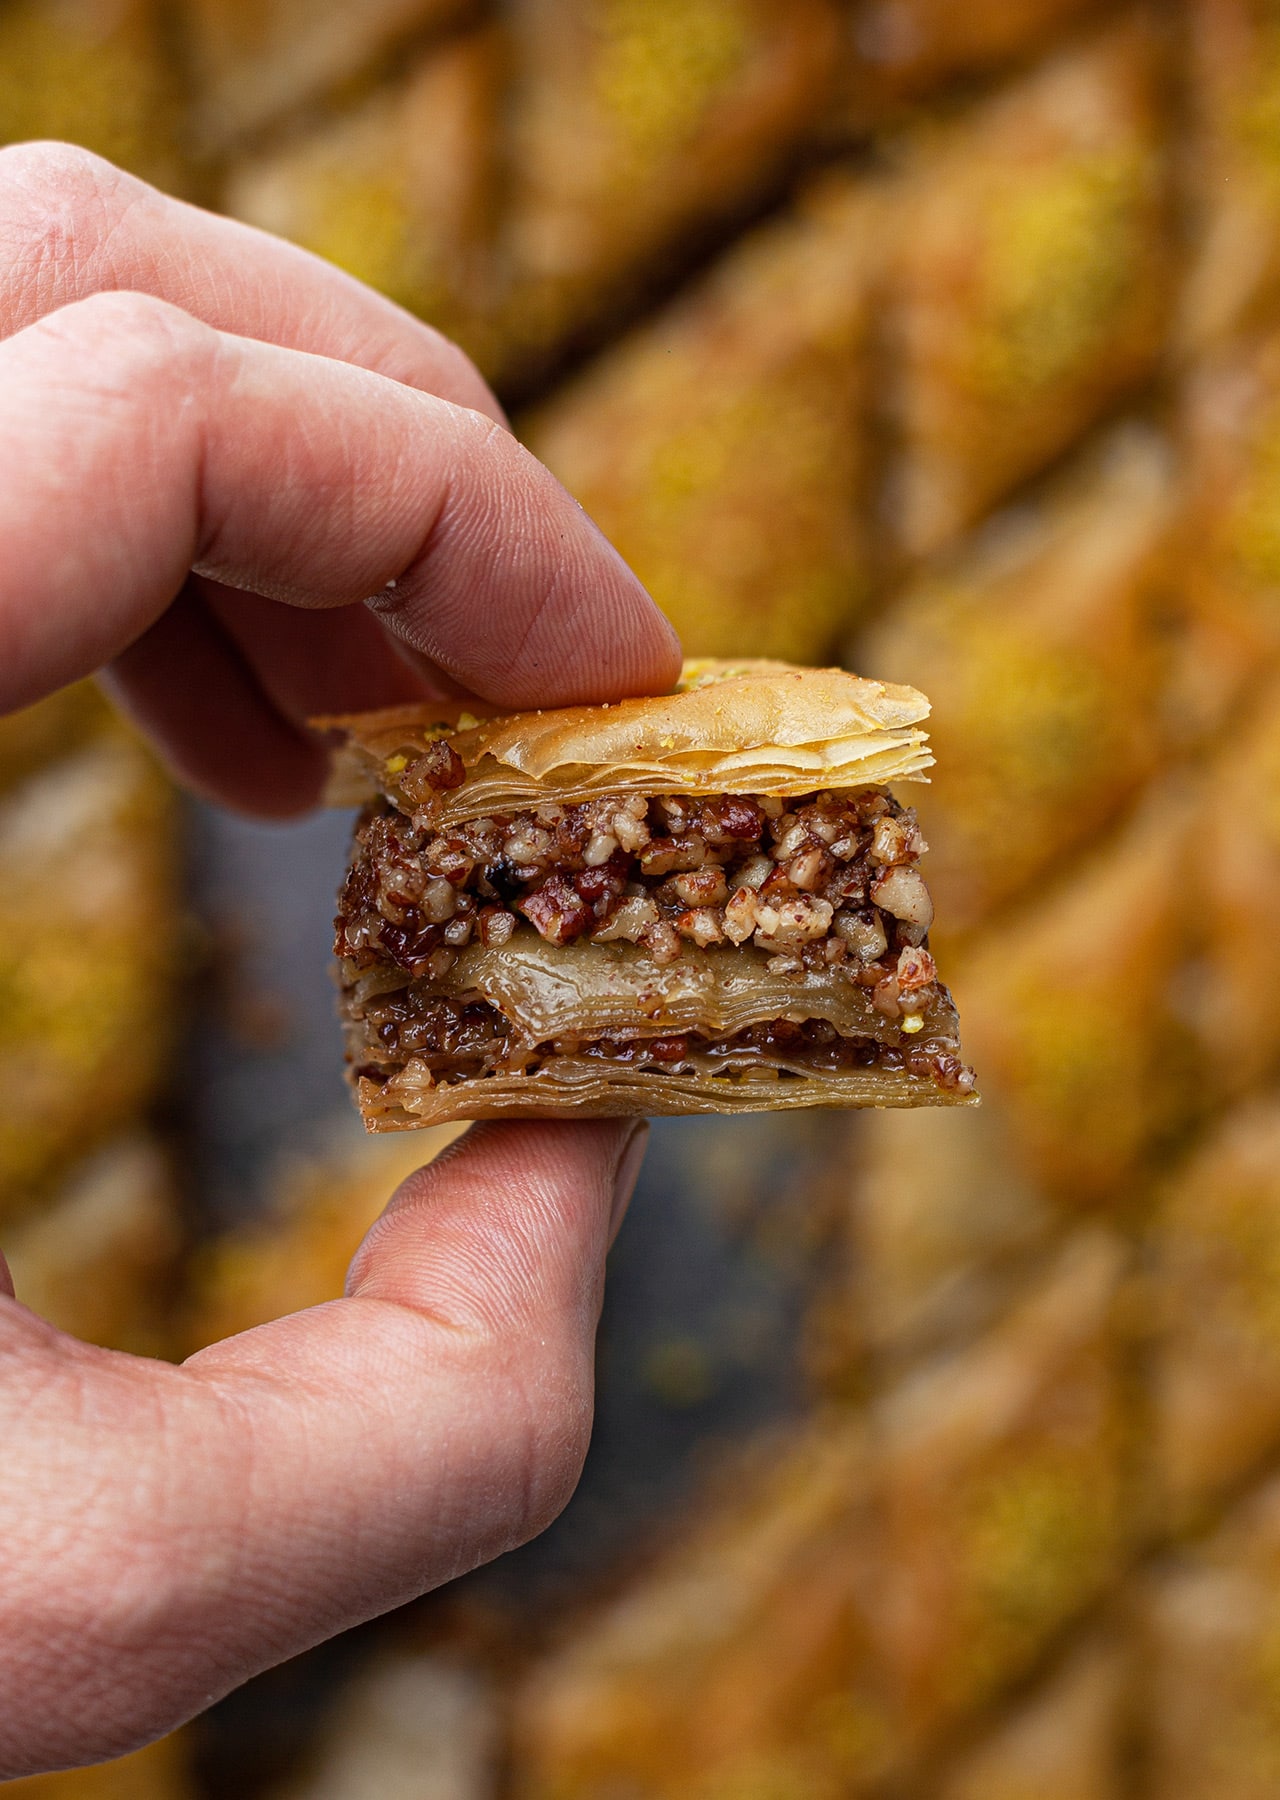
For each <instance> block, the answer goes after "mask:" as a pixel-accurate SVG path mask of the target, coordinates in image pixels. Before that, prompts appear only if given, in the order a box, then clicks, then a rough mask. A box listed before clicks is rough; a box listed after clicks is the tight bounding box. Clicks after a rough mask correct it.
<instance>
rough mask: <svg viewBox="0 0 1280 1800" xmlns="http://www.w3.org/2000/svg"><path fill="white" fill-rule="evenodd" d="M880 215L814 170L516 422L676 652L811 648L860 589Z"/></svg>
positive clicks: (850, 610)
mask: <svg viewBox="0 0 1280 1800" xmlns="http://www.w3.org/2000/svg"><path fill="white" fill-rule="evenodd" d="M880 225H881V218H880V214H879V211H878V209H877V206H876V204H875V202H874V200H873V199H872V198H871V197H870V196H868V195H867V194H866V193H865V192H864V186H863V184H861V183H860V182H859V181H858V180H857V179H856V178H853V177H847V178H841V177H834V178H831V179H830V180H829V181H828V182H826V183H824V184H823V185H821V186H820V187H819V188H818V189H817V190H816V191H814V192H812V193H811V194H810V196H809V198H808V203H807V204H806V205H805V206H804V207H803V208H801V209H800V210H799V212H798V213H797V214H796V215H795V216H793V217H791V218H789V219H787V220H785V221H783V222H780V223H778V224H776V225H771V226H765V227H762V228H761V230H760V231H759V232H757V233H756V234H755V235H754V236H752V237H749V238H748V239H747V240H746V241H745V242H744V243H743V244H741V245H740V246H739V247H738V248H737V249H736V250H735V251H734V252H733V254H732V255H731V256H730V257H728V258H726V260H725V261H724V262H723V263H722V264H721V266H720V267H719V268H718V269H717V270H716V271H715V273H714V275H713V276H712V277H711V278H710V279H709V280H708V281H706V282H705V283H703V284H701V285H700V286H698V287H697V288H695V289H694V290H693V292H692V293H691V294H690V295H689V296H688V297H687V298H685V299H683V300H682V301H681V302H680V303H679V304H678V305H677V306H675V307H673V308H672V309H671V310H670V311H668V312H665V313H663V314H661V315H659V317H658V318H657V319H655V320H654V321H653V323H652V324H650V325H649V326H647V327H646V328H645V329H643V330H642V331H639V332H636V333H635V334H633V336H632V337H630V338H629V339H627V340H626V342H625V343H623V344H622V345H621V346H620V347H619V348H618V349H617V350H614V351H612V352H609V353H607V354H606V355H605V356H603V357H602V358H600V359H599V361H598V362H597V363H596V364H595V365H594V366H593V367H592V368H591V369H590V370H589V371H588V373H587V374H585V375H584V376H583V377H582V378H581V380H580V381H578V382H577V383H575V384H574V385H572V386H571V387H569V388H567V389H565V390H563V391H562V392H561V394H560V395H559V396H558V397H557V398H556V399H555V400H554V401H552V402H551V403H550V404H549V405H548V406H547V407H546V408H545V409H543V410H542V411H541V412H540V413H538V414H537V415H536V416H534V417H533V418H531V419H529V420H528V421H527V431H526V436H527V441H528V443H529V444H530V447H531V448H532V449H533V450H534V451H535V452H536V453H537V454H538V455H539V456H540V457H542V458H543V459H544V460H545V461H546V462H547V463H549V464H550V466H551V468H552V469H553V470H554V471H555V473H556V474H557V475H559V477H560V479H561V480H562V481H563V482H565V484H566V485H567V486H568V488H569V489H570V491H571V492H572V493H574V494H576V495H577V497H578V498H579V499H580V500H581V501H582V503H583V505H584V506H585V507H586V508H587V510H588V512H590V513H591V515H592V517H593V518H594V519H596V521H597V522H598V523H599V525H600V526H601V528H602V529H603V530H604V531H605V532H606V533H607V535H608V536H609V537H610V538H611V539H612V540H613V542H614V543H615V544H617V546H618V548H619V549H620V550H621V552H622V554H623V556H625V557H626V558H627V560H628V561H629V562H630V564H631V566H632V567H633V568H634V569H635V570H636V572H637V574H638V575H639V576H640V578H641V580H642V581H644V582H645V583H646V584H647V586H648V587H649V589H650V591H651V592H652V594H653V595H654V597H655V598H656V599H657V601H658V603H659V605H661V606H662V607H663V609H664V611H666V613H667V614H668V616H669V617H670V618H671V619H672V620H673V621H674V622H675V625H676V628H677V629H678V630H679V631H680V632H681V634H682V637H683V639H684V644H685V649H686V651H687V653H688V654H689V655H692V656H702V655H707V656H733V655H735V654H739V653H740V652H741V650H742V647H743V645H744V644H746V643H750V644H751V646H752V653H753V654H755V655H761V656H774V657H782V658H791V659H795V660H798V661H802V662H812V661H820V660H821V659H822V657H823V656H824V655H825V654H826V652H827V651H828V650H829V648H830V647H831V645H832V644H833V642H834V640H835V638H836V637H837V635H838V633H839V631H840V628H841V627H842V626H844V625H846V624H847V623H848V622H849V620H850V619H851V617H852V616H853V614H854V613H855V612H856V610H857V608H858V606H859V604H860V602H861V600H862V599H863V597H864V594H865V590H866V580H867V570H866V555H865V544H864V532H863V526H862V523H861V521H860V517H859V512H860V505H859V502H860V497H861V493H862V487H863V483H864V478H865V470H864V461H863V458H864V454H865V443H864V439H863V437H862V434H861V432H860V424H861V419H862V413H863V409H864V405H865V383H866V366H865V361H864V345H865V339H866V333H867V324H868V289H867V282H868V274H869V271H870V269H871V268H872V266H873V263H874V258H875V255H876V246H877V244H878V241H879V232H880ZM762 520H768V529H767V530H762V529H761V521H762Z"/></svg>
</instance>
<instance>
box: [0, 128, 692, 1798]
mask: <svg viewBox="0 0 1280 1800" xmlns="http://www.w3.org/2000/svg"><path fill="white" fill-rule="evenodd" d="M0 395H3V404H2V405H0V711H7V710H10V709H12V708H15V707H18V706H22V705H25V704H27V703H28V702H31V701H34V700H36V699H38V698H39V697H40V696H41V695H43V694H47V693H49V692H51V691H53V690H54V689H55V688H57V687H59V686H61V685H62V684H64V683H66V682H69V681H72V680H75V679H78V678H80V677H82V676H84V675H87V674H90V673H91V672H93V671H95V670H100V669H104V670H105V671H106V673H107V680H108V682H109V683H110V685H111V686H112V688H113V690H114V691H115V693H116V695H117V696H118V697H119V699H120V700H121V701H122V702H123V703H124V705H125V706H126V707H127V708H128V709H129V710H130V711H131V712H132V714H133V716H134V718H135V719H136V720H137V721H138V722H139V723H140V725H141V726H142V727H143V729H144V730H145V731H146V732H147V733H148V734H149V735H150V736H151V738H152V740H153V741H154V742H155V744H156V745H157V746H158V748H159V750H160V751H161V753H162V755H163V756H164V757H165V758H166V759H167V760H168V761H169V763H170V765H171V766H172V767H173V768H174V770H175V771H176V772H177V773H178V775H179V776H180V778H181V779H182V780H184V781H185V782H186V783H187V784H188V786H190V787H193V788H195V789H196V790H197V791H199V792H202V793H204V794H207V795H209V796H211V797H213V798H215V799H217V800H220V801H222V802H224V803H226V804H228V805H232V806H235V807H238V808H241V809H244V810H248V811H253V812H257V813H259V814H261V815H264V816H277V817H285V816H289V815H291V814H294V813H296V812H298V811H300V810H303V809H305V808H306V807H307V806H309V805H311V804H313V803H314V801H315V800H316V798H317V796H318V793H319V789H320V783H321V776H322V769H323V751H322V749H321V747H320V746H319V744H318V743H317V742H316V740H315V739H314V738H313V737H312V736H310V735H309V734H308V733H307V731H306V729H305V726H304V723H303V722H304V721H305V720H306V719H307V718H308V717H310V716H314V715H315V714H316V713H322V712H328V711H333V710H351V709H355V708H361V707H367V706H376V705H384V704H389V703H392V702H395V701H398V700H402V699H407V698H412V697H415V696H418V695H422V694H428V693H435V694H439V693H440V692H442V691H458V690H462V691H466V692H473V693H477V694H480V695H482V696H483V697H484V698H485V699H487V700H490V701H493V702H496V703H498V704H502V705H510V706H525V705H555V704H560V703H565V702H569V701H575V700H587V699H591V700H601V699H610V698H616V697H618V696H621V695H624V694H627V693H637V692H654V691H662V690H664V689H666V688H668V687H669V686H670V685H671V683H672V681H673V680H674V678H675V675H676V672H677V667H678V649H677V646H676V643H675V639H674V637H673V635H672V633H671V631H670V629H669V627H668V626H667V625H666V624H665V623H664V621H663V620H662V618H661V616H660V614H659V613H658V612H657V611H656V609H655V608H654V606H653V605H652V603H651V601H650V600H649V599H648V597H647V596H646V595H645V593H644V591H643V589H642V588H641V587H640V585H639V583H638V582H637V581H636V579H635V577H634V576H633V575H632V574H631V573H630V571H629V570H628V569H627V568H626V566H625V565H624V564H623V563H622V562H621V560H620V559H619V558H618V557H617V555H616V554H615V553H614V552H613V551H612V550H611V549H610V548H609V546H608V545H607V544H606V543H605V541H604V539H603V538H602V537H601V536H600V534H599V533H598V532H597V531H596V529H595V527H594V526H593V525H592V524H591V523H590V521H589V520H588V519H587V518H586V516H585V515H584V514H583V513H582V511H581V509H580V508H579V507H578V506H577V505H576V504H575V503H574V502H573V501H572V500H571V499H570V497H569V496H568V495H567V494H566V493H565V492H564V491H563V489H561V488H560V487H559V486H558V484H557V483H556V482H555V481H554V479H553V478H552V477H551V476H550V475H549V474H548V473H547V472H546V471H545V470H544V469H543V468H541V467H540V465H539V464H538V463H536V462H535V461H534V460H533V459H532V458H531V457H530V456H528V455H527V454H526V453H525V452H524V451H523V450H521V449H520V448H519V446H518V445H517V444H516V442H515V440H514V439H513V438H512V437H511V436H510V434H509V433H508V431H507V430H506V428H505V422H504V421H503V418H502V414H501V411H500V409H499V407H498V405H497V403H496V401H495V400H494V399H493V396H492V395H491V394H490V393H489V391H488V389H487V387H486V386H485V384H484V382H483V381H482V380H481V378H480V376H479V375H478V374H477V373H476V371H475V370H474V368H472V367H471V365H470V364H469V363H468V362H467V361H466V359H465V358H464V357H463V356H462V355H461V353H460V352H459V351H458V350H456V349H455V348H454V347H453V346H451V345H449V344H448V343H446V342H445V341H444V340H443V339H442V338H440V337H439V336H438V335H437V334H436V333H434V332H432V331H431V330H430V329H429V328H428V327H427V326H425V325H422V324H420V323H419V322H417V321H416V320H414V319H412V318H410V317H409V316H408V315H407V314H405V313H403V312H401V311H400V310H399V309H398V308H396V307H394V306H392V305H391V304H389V303H388V302H386V301H384V300H382V299H381V298H380V297H378V296H377V295H375V294H373V293H370V292H369V291H368V290H366V289H364V288H362V287H361V286H360V285H359V284H358V283H356V282H354V281H351V280H350V279H348V278H347V277H346V276H343V275H341V274H339V273H338V272H337V271H336V270H334V269H332V268H330V267H328V266H327V265H325V264H323V263H321V262H318V261H316V260H315V259H313V258H311V257H308V256H307V255H305V254H304V253H302V252H301V251H299V250H297V249H295V248H293V247H291V246H288V245H286V244H283V243H280V242H277V241H276V240H274V239H272V238H269V237H266V236H264V235H262V234H260V233H257V232H254V231H251V230H249V229H248V228H246V227H244V226H240V225H236V224H233V223H231V222H229V221H227V220H222V219H218V218H215V217H213V216H212V215H210V214H206V213H202V212H200V211H198V210H197V209H195V208H192V207H189V206H186V205H183V204H181V203H179V202H176V201H174V200H171V199H168V198H166V197H164V196H162V195H160V194H158V193H156V192H154V191H153V190H152V189H150V188H147V187H145V186H144V185H142V184H141V183H139V182H136V181H134V180H132V179H131V178H129V177H127V176H123V175H121V174H120V173H119V172H117V171H116V170H114V169H112V168H110V167H109V165H107V164H105V163H102V162H100V161H98V160H97V159H96V158H94V157H91V156H89V155H87V154H86V153H85V152H83V151H79V150H75V149H72V148H69V147H66V146H61V145H23V146H18V147H16V148H13V149H9V150H4V151H0ZM371 596H374V597H376V598H372V599H371V598H370V597H371ZM642 1148H643V1128H638V1127H637V1126H636V1125H635V1124H634V1123H632V1122H630V1121H619V1122H612V1121H609V1122H599V1123H586V1122H584V1123H579V1124H520V1125H516V1124H512V1125H502V1126H485V1127H482V1128H479V1129H476V1130H474V1131H473V1132H471V1133H470V1134H468V1136H467V1138H466V1139H465V1140H463V1142H462V1143H461V1144H460V1145H458V1146H457V1147H456V1148H455V1149H454V1150H453V1151H452V1152H450V1153H448V1154H447V1155H446V1156H445V1157H443V1158H441V1160H440V1161H439V1162H437V1163H436V1164H434V1165H433V1166H432V1167H431V1168H430V1169H427V1170H424V1171H421V1172H420V1173H419V1174H417V1175H415V1176H413V1177H411V1178H410V1180H409V1181H407V1182H405V1183H404V1184H403V1186H402V1187H401V1188H400V1189H399V1190H398V1191H397V1193H396V1194H395V1195H394V1196H393V1197H392V1199H391V1201H390V1203H389V1205H388V1207H387V1209H386V1211H385V1212H384V1213H383V1215H382V1217H381V1218H380V1219H379V1221H378V1222H377V1224H376V1225H375V1226H374V1227H373V1229H372V1230H371V1231H370V1233H369V1235H368V1236H367V1237H366V1239H365V1241H364V1243H363V1244H362V1245H361V1246H360V1248H359V1250H358V1252H357V1254H356V1256H355V1260H354V1261H353V1263H352V1265H351V1270H350V1274H349V1276H348V1281H347V1288H346V1294H345V1297H344V1298H342V1299H340V1300H335V1301H333V1302H331V1303H330V1304H328V1305H325V1306H320V1307H315V1308H313V1309H311V1310H310V1311H307V1312H303V1313H299V1314H296V1315H294V1316H292V1317H289V1318H285V1319H280V1320H278V1321H276V1322H275V1323H274V1324H271V1325H267V1326H263V1327H261V1328H259V1329H258V1330H256V1331H251V1332H247V1333H244V1334H243V1335H241V1336H239V1337H235V1338H231V1339H229V1340H227V1341H226V1342H224V1343H220V1344H216V1345H214V1346H213V1347H212V1348H210V1349H207V1350H204V1351H202V1352H201V1353H200V1354H199V1355H198V1356H194V1357H192V1358H191V1359H190V1360H189V1361H188V1362H186V1363H185V1364H184V1365H182V1366H181V1367H171V1366H169V1365H167V1364H163V1363H155V1362H149V1361H146V1360H143V1359H138V1358H133V1357H128V1356H122V1355H118V1354H115V1353H114V1352H110V1351H105V1350H99V1349H96V1348H92V1347H90V1346H87V1345H84V1344H81V1343H78V1342H76V1341H75V1340H73V1339H71V1338H68V1337H65V1336H63V1335H62V1334H61V1333H59V1332H57V1331H55V1330H54V1329H53V1328H52V1327H51V1326H49V1325H47V1324H45V1323H44V1322H43V1321H42V1320H40V1319H39V1318H37V1317H36V1316H35V1314H33V1313H31V1312H29V1311H28V1310H27V1309H26V1308H25V1307H24V1306H23V1305H22V1304H21V1296H20V1295H19V1296H18V1297H17V1298H16V1299H15V1298H14V1297H13V1294H12V1283H11V1282H10V1281H9V1279H8V1272H7V1270H6V1269H5V1267H4V1264H3V1260H2V1259H0V1446H3V1450H2V1453H0V1571H2V1575H3V1579H2V1580H0V1779H3V1778H8V1777H11V1776H15V1775H21V1774H26V1773H30V1772H32V1771H35V1770H42V1769H52V1768H59V1767H64V1766H69V1765H73V1764H78V1763H85V1762H92V1761H96V1760H100V1759H103V1758H106V1757H110V1756H116V1755H119V1754H121V1753H123V1752H124V1751H127V1750H130V1749H133V1748H135V1747H136V1746H138V1745H140V1744H142V1743H145V1742H146V1741H148V1740H149V1739H151V1738H154V1737H156V1736H158V1735H159V1734H160V1733H162V1732H164V1731H167V1730H169V1729H171V1728H172V1727H174V1726H176V1725H178V1724H180V1723H181V1722H182V1721H183V1720H185V1719H187V1718H189V1717H191V1716H192V1715H193V1714H194V1713H196V1712H198V1711H200V1710H201V1709H202V1708H204V1707H206V1706H208V1705H209V1704H210V1702H212V1701H213V1700H215V1699H217V1698H218V1697H219V1696H220V1695H222V1694H225V1693H226V1692H227V1691H228V1690H229V1689H231V1688H232V1687H234V1686H236V1685H237V1684H238V1683H240V1682H242V1681H244V1680H245V1679H246V1678H247V1677H249V1676H250V1675H252V1674H254V1673H255V1672H256V1671H257V1670H260V1669H263V1668H265V1667H268V1666H269V1665H271V1664H273V1663H275V1662H278V1661H280V1660H281V1659H282V1658H284V1657H287V1656H290V1655H293V1654H294V1653H295V1652H297V1651H300V1650H303V1649H305V1648H306V1647H307V1646H308V1645H311V1644H314V1643H317V1642H318V1641H319V1640H321V1639H322V1638H325V1637H328V1636H330V1635H331V1634H332V1633H334V1632H337V1631H341V1630H343V1629H344V1628H345V1627H347V1626H350V1625H353V1624H355V1623H357V1622H358V1621H361V1620H364V1619H368V1618H371V1617H373V1616H374V1615H376V1614H378V1613H380V1612H383V1611H385V1610H387V1609H388V1608H390V1607H393V1606H397V1605H399V1604H401V1603H402V1602H404V1601H406V1600H409V1599H411V1598H413V1597H414V1596H415V1595H418V1594H421V1593H423V1592H425V1591H426V1590H427V1589H429V1588H431V1587H433V1586H436V1585H438V1584H439V1583H440V1582H443V1581H447V1580H448V1579H449V1578H450V1577H452V1576H454V1575H457V1574H459V1573H461V1572H462V1571H463V1570H465V1569H468V1568H471V1567H473V1566H474V1565H475V1564H477V1563H479V1562H482V1561H484V1560H486V1559H487V1558H489V1557H492V1556H495V1555H497V1554H499V1553H500V1552H501V1551H503V1550H506V1549H508V1548H510V1547H511V1546H513V1545H515V1544H517V1543H520V1542H522V1541H523V1540H524V1539H526V1538H528V1537H529V1536H531V1535H532V1534H533V1533H535V1532H537V1531H539V1530H540V1529H542V1527H543V1526H545V1525H546V1524H547V1523H548V1522H549V1521H550V1520H551V1519H552V1518H553V1517H554V1516H555V1514H556V1513H557V1512H558V1511H559V1510H560V1508H561V1507H562V1506H563V1504H564V1502H565V1500H566V1499H567V1498H568V1496H569V1494H570V1493H571V1492H572V1490H573V1487H574V1485H575V1483H576V1480H577V1477H578V1473H579V1470H580V1467H581V1463H582V1458H583V1455H584V1453H585V1449H586V1443H587V1438H588V1434H589V1431H590V1421H591V1408H592V1349H593V1342H594V1336H595V1328H596V1322H597V1317H598V1313H599V1306H600V1296H601V1288H602V1283H603V1269H604V1257H605V1252H606V1250H607V1248H608V1245H609V1243H610V1242H611V1240H612V1236H613V1233H614V1232H615V1231H616V1229H617V1225H618V1222H619V1220H620V1217H621V1214H622V1211H623V1210H624V1209H625V1206H626V1202H627V1199H628V1197H629V1195H630V1191H631V1188H632V1186H633V1184H634V1181H635V1177H636V1173H637V1170H638V1167H639V1161H640V1155H641V1153H642Z"/></svg>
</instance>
